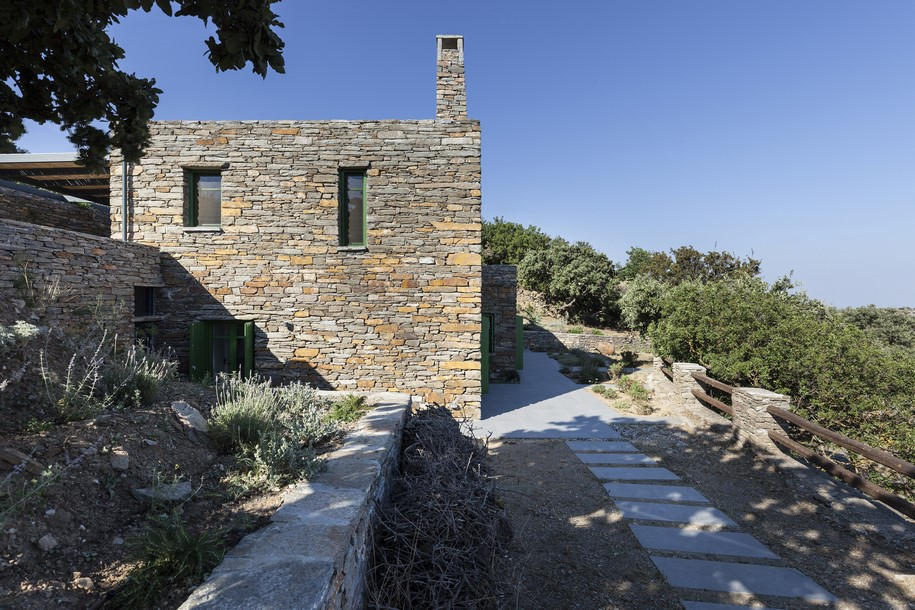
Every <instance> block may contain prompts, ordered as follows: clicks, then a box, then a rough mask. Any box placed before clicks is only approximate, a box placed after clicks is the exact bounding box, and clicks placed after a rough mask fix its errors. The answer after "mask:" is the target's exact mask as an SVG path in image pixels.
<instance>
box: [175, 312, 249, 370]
mask: <svg viewBox="0 0 915 610" xmlns="http://www.w3.org/2000/svg"><path fill="white" fill-rule="evenodd" d="M189 335H190V336H189V348H190V349H189V354H188V361H189V365H190V370H189V371H188V372H189V376H190V378H191V379H192V380H194V381H202V380H205V379H209V378H213V377H215V376H216V375H218V374H219V373H227V374H240V375H241V376H243V377H247V376H249V375H251V373H252V372H253V370H254V322H241V321H237V320H203V321H200V322H194V323H192V324H191V326H190V333H189Z"/></svg>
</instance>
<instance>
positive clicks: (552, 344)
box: [524, 330, 651, 353]
mask: <svg viewBox="0 0 915 610" xmlns="http://www.w3.org/2000/svg"><path fill="white" fill-rule="evenodd" d="M609 345H612V346H613V348H614V350H615V351H616V353H620V352H622V351H625V350H629V351H633V352H650V351H651V345H650V344H649V343H648V341H646V340H645V339H642V338H641V337H639V335H638V334H637V333H630V332H605V333H604V334H603V335H586V334H584V333H581V334H577V333H558V332H552V331H548V330H526V331H524V347H525V348H526V349H529V350H531V351H532V352H553V351H561V350H563V349H584V350H588V351H592V352H601V353H604V352H605V351H606V346H609Z"/></svg>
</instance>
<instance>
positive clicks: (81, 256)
mask: <svg viewBox="0 0 915 610" xmlns="http://www.w3.org/2000/svg"><path fill="white" fill-rule="evenodd" d="M161 285H162V275H161V273H160V270H159V250H158V249H156V248H153V247H150V246H144V245H141V244H135V243H124V242H122V241H118V240H114V239H111V238H108V237H98V236H95V235H88V234H86V233H78V232H76V231H68V230H64V229H56V228H52V227H44V226H39V225H34V224H29V223H24V222H16V221H11V220H0V302H2V303H3V307H0V322H3V323H10V322H14V321H16V320H20V319H25V320H26V321H30V322H33V323H39V324H43V325H49V326H51V325H53V326H56V327H58V328H61V329H64V330H74V331H75V330H78V329H79V328H80V327H81V326H82V325H84V324H88V323H90V322H94V321H96V320H99V319H100V320H102V321H104V322H105V323H106V324H107V325H108V326H109V328H111V329H113V330H115V331H116V332H117V333H118V335H119V336H121V337H132V336H133V332H134V329H133V307H134V287H135V286H161ZM30 287H31V288H30ZM51 287H54V289H55V290H56V291H57V295H56V297H54V298H53V299H47V298H46V296H45V295H46V291H47V290H48V289H49V288H51ZM31 316H37V319H36V318H34V317H31Z"/></svg>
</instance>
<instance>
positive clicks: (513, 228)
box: [482, 217, 550, 265]
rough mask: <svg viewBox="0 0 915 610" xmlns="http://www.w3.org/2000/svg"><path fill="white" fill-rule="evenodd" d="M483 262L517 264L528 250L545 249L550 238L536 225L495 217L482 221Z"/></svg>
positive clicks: (487, 263)
mask: <svg viewBox="0 0 915 610" xmlns="http://www.w3.org/2000/svg"><path fill="white" fill-rule="evenodd" d="M482 237H483V263H484V264H486V265H517V264H518V263H520V262H521V259H523V258H524V256H525V255H526V254H528V253H529V252H539V251H541V250H543V249H545V248H546V247H547V246H548V245H549V243H550V238H549V236H547V235H546V234H545V233H544V232H543V231H541V230H540V229H539V228H538V227H534V226H529V227H527V228H525V227H524V226H522V225H520V224H518V223H516V222H509V221H507V220H503V219H502V218H499V217H496V218H494V219H493V220H492V221H486V220H484V221H483V236H482Z"/></svg>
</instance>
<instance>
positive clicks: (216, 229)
mask: <svg viewBox="0 0 915 610" xmlns="http://www.w3.org/2000/svg"><path fill="white" fill-rule="evenodd" d="M184 232H185V233H222V227H221V226H219V225H200V226H198V227H184Z"/></svg>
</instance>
